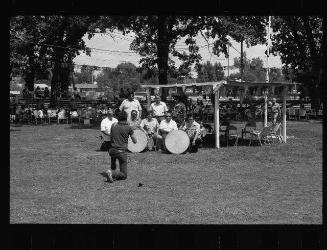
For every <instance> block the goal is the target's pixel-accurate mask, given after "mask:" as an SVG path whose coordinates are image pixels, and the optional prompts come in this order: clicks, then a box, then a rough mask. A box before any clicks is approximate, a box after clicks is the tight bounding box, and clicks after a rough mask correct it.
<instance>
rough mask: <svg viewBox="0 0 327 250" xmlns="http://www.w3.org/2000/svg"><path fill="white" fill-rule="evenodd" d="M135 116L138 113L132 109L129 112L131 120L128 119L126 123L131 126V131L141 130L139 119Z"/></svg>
mask: <svg viewBox="0 0 327 250" xmlns="http://www.w3.org/2000/svg"><path fill="white" fill-rule="evenodd" d="M137 114H138V112H137V111H136V110H135V109H133V110H132V111H131V118H130V119H128V121H127V123H128V125H129V126H131V127H132V129H133V130H135V129H141V126H140V125H141V119H140V118H139V117H138V115H137ZM141 130H143V129H141Z"/></svg>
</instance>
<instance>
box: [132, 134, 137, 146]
mask: <svg viewBox="0 0 327 250" xmlns="http://www.w3.org/2000/svg"><path fill="white" fill-rule="evenodd" d="M131 138H132V142H133V143H134V144H135V143H137V139H136V136H135V135H134V134H132V135H131Z"/></svg>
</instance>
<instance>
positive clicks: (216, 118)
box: [141, 81, 299, 148]
mask: <svg viewBox="0 0 327 250" xmlns="http://www.w3.org/2000/svg"><path fill="white" fill-rule="evenodd" d="M297 84H299V83H289V82H273V83H267V82H237V81H228V82H227V81H219V82H203V83H181V84H177V83H176V84H166V85H156V84H151V85H141V87H142V88H144V89H146V92H147V102H148V103H147V104H148V107H150V105H151V98H150V89H151V88H154V89H160V88H180V87H182V88H185V87H193V86H212V88H213V93H214V95H215V103H214V110H215V111H214V126H215V146H216V148H220V140H219V137H220V133H219V123H220V120H219V89H220V87H221V86H223V85H225V86H238V87H243V88H244V90H245V91H246V90H247V89H248V88H249V87H260V88H262V87H263V88H266V91H264V100H265V103H264V104H265V105H264V107H265V108H264V126H267V113H268V112H267V100H268V89H269V88H271V89H272V92H274V90H275V88H276V87H281V86H283V91H282V101H283V106H282V138H283V142H284V143H286V138H287V136H286V97H287V92H288V86H294V85H297Z"/></svg>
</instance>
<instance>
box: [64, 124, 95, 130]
mask: <svg viewBox="0 0 327 250" xmlns="http://www.w3.org/2000/svg"><path fill="white" fill-rule="evenodd" d="M66 129H95V130H100V125H99V124H90V125H84V124H71V126H70V127H68V128H66Z"/></svg>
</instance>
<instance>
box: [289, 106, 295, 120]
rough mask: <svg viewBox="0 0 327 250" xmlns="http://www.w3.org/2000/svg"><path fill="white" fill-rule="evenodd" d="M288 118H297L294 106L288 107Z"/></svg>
mask: <svg viewBox="0 0 327 250" xmlns="http://www.w3.org/2000/svg"><path fill="white" fill-rule="evenodd" d="M288 119H289V120H292V119H294V120H296V119H297V117H296V111H295V109H294V108H289V109H288Z"/></svg>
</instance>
